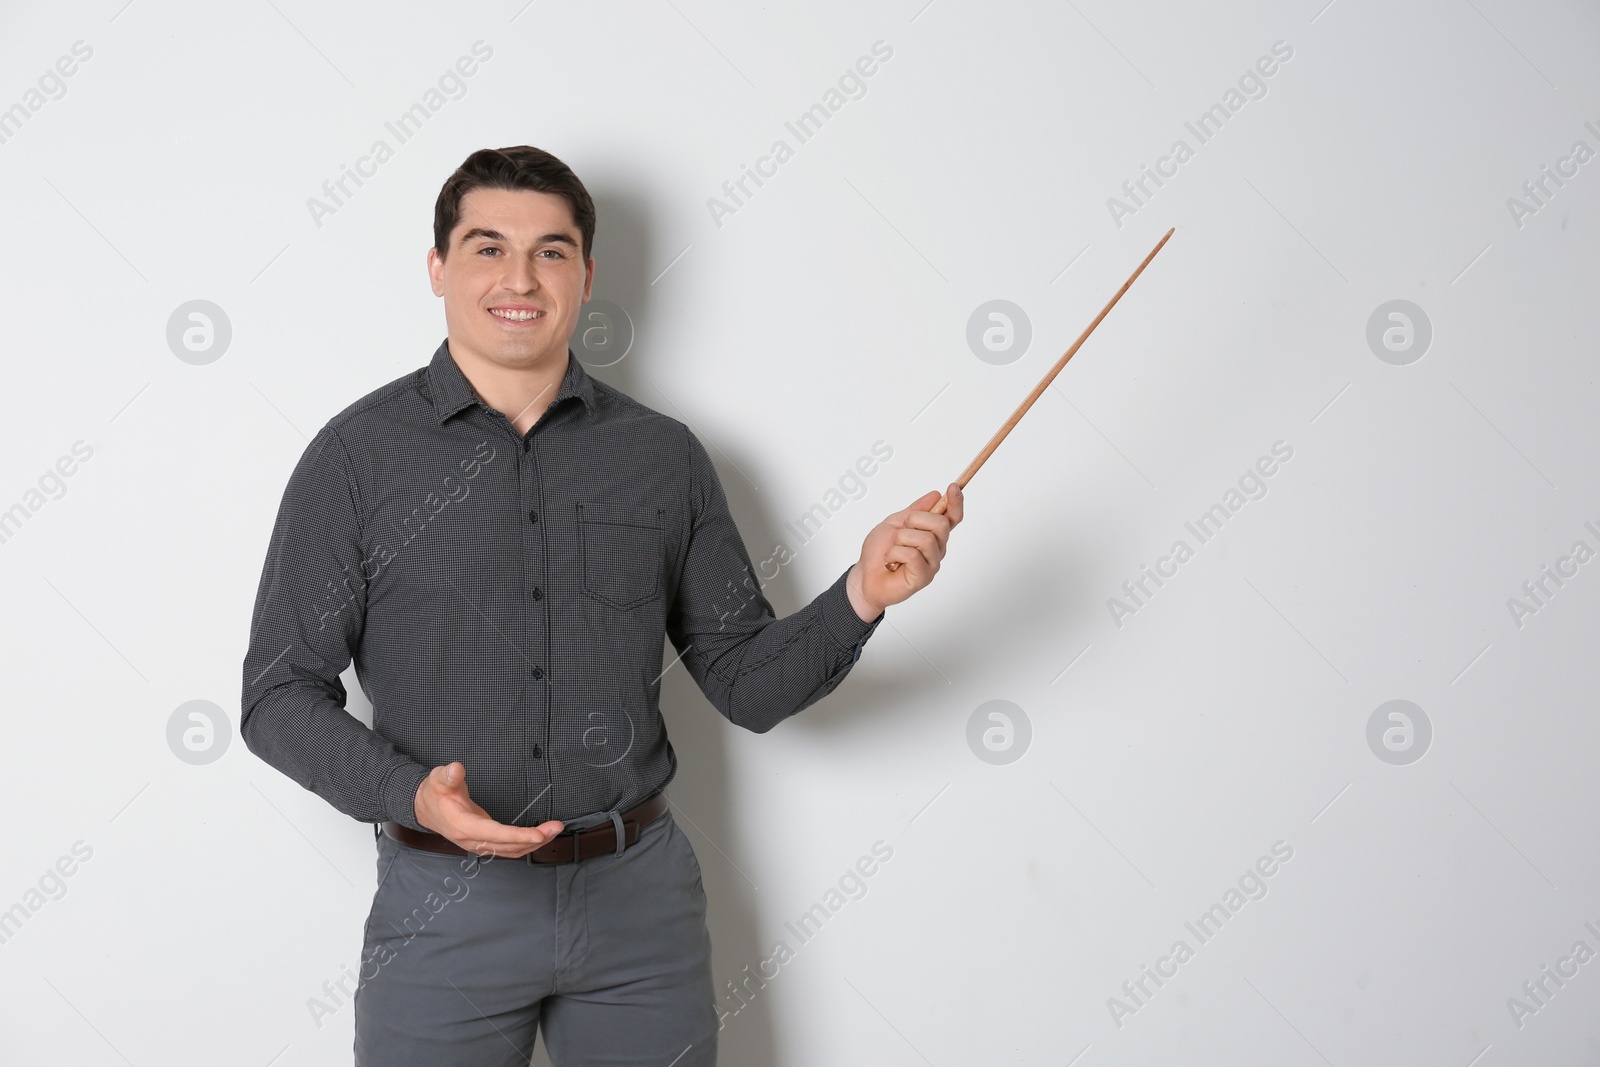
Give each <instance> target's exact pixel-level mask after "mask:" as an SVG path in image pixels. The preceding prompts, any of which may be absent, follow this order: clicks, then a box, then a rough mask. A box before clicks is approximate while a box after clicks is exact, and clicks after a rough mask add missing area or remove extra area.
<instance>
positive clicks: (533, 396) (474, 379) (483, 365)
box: [450, 348, 571, 434]
mask: <svg viewBox="0 0 1600 1067" xmlns="http://www.w3.org/2000/svg"><path fill="white" fill-rule="evenodd" d="M450 356H451V358H452V359H454V360H455V361H456V366H457V367H458V368H460V370H461V373H462V374H463V375H464V376H465V377H466V379H467V381H468V382H469V383H471V385H472V388H473V390H474V391H475V392H476V393H477V394H478V398H479V399H480V400H482V401H483V402H484V403H485V404H487V405H488V406H489V407H491V408H493V409H494V410H496V411H498V412H500V413H502V414H503V415H505V417H506V418H507V419H510V420H511V425H512V426H513V427H514V428H515V429H516V431H517V432H518V433H519V434H525V433H527V432H528V429H529V427H531V426H532V425H533V424H534V423H536V422H538V421H539V417H540V416H541V415H543V414H544V412H545V409H546V408H548V407H549V406H550V402H551V401H553V400H554V399H555V398H556V393H557V392H558V391H560V389H561V381H562V379H563V378H565V377H566V374H567V361H568V360H569V359H570V358H571V357H569V356H568V355H567V351H566V349H564V348H563V349H562V350H561V354H560V357H559V359H558V360H556V361H554V362H552V361H551V360H544V361H541V362H540V363H539V364H538V365H536V366H531V367H528V368H526V369H523V370H512V369H509V368H506V367H503V366H501V365H500V364H498V363H493V362H491V361H489V360H487V359H483V358H481V357H477V356H474V355H472V354H471V353H469V352H466V351H465V350H457V349H455V348H451V350H450Z"/></svg>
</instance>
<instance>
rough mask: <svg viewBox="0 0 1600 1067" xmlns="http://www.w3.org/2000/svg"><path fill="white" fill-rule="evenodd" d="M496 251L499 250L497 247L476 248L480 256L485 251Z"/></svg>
mask: <svg viewBox="0 0 1600 1067" xmlns="http://www.w3.org/2000/svg"><path fill="white" fill-rule="evenodd" d="M498 251H500V250H499V249H498V248H493V247H491V248H480V249H478V255H480V256H481V255H483V254H484V253H485V252H498Z"/></svg>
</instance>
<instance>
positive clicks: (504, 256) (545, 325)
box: [428, 189, 594, 369]
mask: <svg viewBox="0 0 1600 1067" xmlns="http://www.w3.org/2000/svg"><path fill="white" fill-rule="evenodd" d="M448 253H449V254H448V255H447V256H446V257H445V258H444V259H443V260H441V259H440V258H439V255H438V252H437V251H436V250H435V249H433V248H429V249H428V276H429V278H430V279H431V281H432V283H433V291H434V294H435V295H436V296H442V297H444V318H445V325H446V328H447V331H448V334H449V338H450V351H451V353H452V354H455V355H461V354H463V353H464V354H466V355H468V356H469V357H478V358H480V359H483V360H487V361H489V362H492V363H498V364H500V365H501V366H503V367H507V368H510V369H522V368H526V367H532V366H538V365H540V364H543V363H552V364H555V363H559V362H560V361H561V360H562V358H563V357H564V356H565V354H566V350H567V345H568V343H569V342H570V341H571V339H572V331H573V329H574V327H576V325H577V322H578V309H579V307H580V306H581V305H582V304H583V303H584V302H585V301H587V300H588V299H589V289H590V286H591V285H592V284H593V282H594V259H593V258H592V257H591V258H590V259H589V261H588V263H585V262H584V261H583V259H582V254H583V237H582V236H581V235H580V234H579V233H578V227H577V224H576V223H574V222H573V220H572V212H571V211H570V210H569V209H568V208H567V202H566V201H565V200H563V199H562V198H561V197H559V196H557V195H556V194H554V193H535V192H530V191H528V190H524V189H516V190H511V189H474V190H472V191H471V192H470V193H468V194H467V195H466V196H464V197H462V198H461V217H460V219H459V220H457V222H456V225H455V230H454V231H453V232H452V233H451V234H450V244H449V247H448ZM530 312H531V313H532V314H531V317H528V316H529V313H530Z"/></svg>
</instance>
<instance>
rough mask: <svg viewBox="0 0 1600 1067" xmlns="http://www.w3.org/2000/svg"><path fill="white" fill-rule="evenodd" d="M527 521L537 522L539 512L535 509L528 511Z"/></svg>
mask: <svg viewBox="0 0 1600 1067" xmlns="http://www.w3.org/2000/svg"><path fill="white" fill-rule="evenodd" d="M528 521H529V522H538V521H539V513H538V512H537V511H530V512H528Z"/></svg>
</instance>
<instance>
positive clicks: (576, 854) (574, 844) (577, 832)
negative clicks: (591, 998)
mask: <svg viewBox="0 0 1600 1067" xmlns="http://www.w3.org/2000/svg"><path fill="white" fill-rule="evenodd" d="M581 836H583V830H582V829H581V828H580V829H574V830H573V831H572V862H573V863H577V862H578V861H579V860H581V859H583V853H582V852H579V851H578V838H579V837H581Z"/></svg>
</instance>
